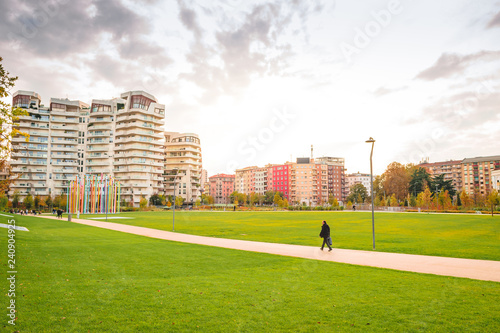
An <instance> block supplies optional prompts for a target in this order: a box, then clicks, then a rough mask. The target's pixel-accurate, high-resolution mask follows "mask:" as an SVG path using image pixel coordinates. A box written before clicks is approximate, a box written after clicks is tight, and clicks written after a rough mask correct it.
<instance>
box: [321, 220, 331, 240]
mask: <svg viewBox="0 0 500 333" xmlns="http://www.w3.org/2000/svg"><path fill="white" fill-rule="evenodd" d="M319 237H321V238H328V237H330V227H329V226H328V224H326V223H325V224H323V225H322V226H321V232H320V233H319Z"/></svg>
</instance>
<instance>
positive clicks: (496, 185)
mask: <svg viewBox="0 0 500 333" xmlns="http://www.w3.org/2000/svg"><path fill="white" fill-rule="evenodd" d="M491 187H492V188H493V189H495V190H497V191H499V192H500V170H495V171H492V172H491Z"/></svg>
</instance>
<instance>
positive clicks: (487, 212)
mask: <svg viewBox="0 0 500 333" xmlns="http://www.w3.org/2000/svg"><path fill="white" fill-rule="evenodd" d="M405 211H406V212H409V213H416V212H418V209H406V210H405ZM420 212H422V213H456V214H464V213H467V214H478V212H481V213H482V214H491V210H490V211H487V210H435V209H421V210H420ZM493 214H500V211H498V210H496V211H493Z"/></svg>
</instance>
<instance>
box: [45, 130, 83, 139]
mask: <svg viewBox="0 0 500 333" xmlns="http://www.w3.org/2000/svg"><path fill="white" fill-rule="evenodd" d="M50 136H54V137H63V138H78V132H59V131H52V132H51V133H50Z"/></svg>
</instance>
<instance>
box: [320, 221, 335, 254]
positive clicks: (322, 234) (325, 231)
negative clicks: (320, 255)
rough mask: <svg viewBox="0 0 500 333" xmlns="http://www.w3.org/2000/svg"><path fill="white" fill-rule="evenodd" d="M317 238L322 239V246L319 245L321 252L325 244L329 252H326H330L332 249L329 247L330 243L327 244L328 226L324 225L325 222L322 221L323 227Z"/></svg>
mask: <svg viewBox="0 0 500 333" xmlns="http://www.w3.org/2000/svg"><path fill="white" fill-rule="evenodd" d="M319 237H321V238H323V245H321V251H323V248H324V247H325V244H326V245H328V248H330V250H328V251H331V250H332V247H331V246H330V243H329V238H330V227H329V226H328V224H326V221H323V225H322V226H321V232H320V233H319Z"/></svg>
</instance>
